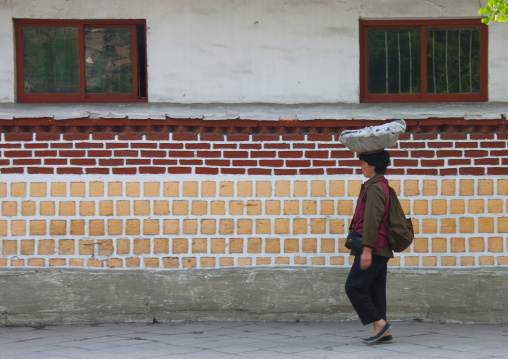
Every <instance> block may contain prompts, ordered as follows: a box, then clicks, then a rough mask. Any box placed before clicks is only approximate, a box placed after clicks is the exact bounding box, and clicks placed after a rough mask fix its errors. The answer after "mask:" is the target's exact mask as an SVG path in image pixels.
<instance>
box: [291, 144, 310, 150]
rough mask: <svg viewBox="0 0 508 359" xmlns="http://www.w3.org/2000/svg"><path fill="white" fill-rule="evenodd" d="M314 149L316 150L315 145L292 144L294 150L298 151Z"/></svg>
mask: <svg viewBox="0 0 508 359" xmlns="http://www.w3.org/2000/svg"><path fill="white" fill-rule="evenodd" d="M315 148H316V144H315V143H293V149H294V150H299V149H307V150H314V149H315Z"/></svg>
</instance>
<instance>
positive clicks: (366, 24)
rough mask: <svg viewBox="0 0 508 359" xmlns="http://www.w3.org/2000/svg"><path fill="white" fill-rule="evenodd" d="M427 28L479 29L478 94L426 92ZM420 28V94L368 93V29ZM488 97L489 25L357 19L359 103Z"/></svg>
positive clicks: (469, 21) (462, 21)
mask: <svg viewBox="0 0 508 359" xmlns="http://www.w3.org/2000/svg"><path fill="white" fill-rule="evenodd" d="M427 27H439V28H468V27H479V28H480V52H481V55H480V93H477V94H429V93H427V61H426V58H427V46H426V45H427V42H426V40H427V31H426V30H427ZM372 28H378V29H384V28H389V29H396V28H419V29H421V43H420V46H421V61H420V76H421V81H420V82H421V83H420V93H419V94H408V95H405V94H404V95H399V94H389V95H386V94H369V93H368V43H367V32H368V30H369V29H372ZM487 100H488V28H487V26H486V25H485V24H482V23H481V19H439V20H436V19H432V20H360V102H365V103H381V102H483V101H487Z"/></svg>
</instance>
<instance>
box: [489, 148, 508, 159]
mask: <svg viewBox="0 0 508 359" xmlns="http://www.w3.org/2000/svg"><path fill="white" fill-rule="evenodd" d="M490 156H491V157H507V156H508V150H491V151H490Z"/></svg>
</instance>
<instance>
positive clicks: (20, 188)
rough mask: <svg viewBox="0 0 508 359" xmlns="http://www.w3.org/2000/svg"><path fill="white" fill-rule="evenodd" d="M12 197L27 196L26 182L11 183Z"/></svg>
mask: <svg viewBox="0 0 508 359" xmlns="http://www.w3.org/2000/svg"><path fill="white" fill-rule="evenodd" d="M11 197H26V183H11Z"/></svg>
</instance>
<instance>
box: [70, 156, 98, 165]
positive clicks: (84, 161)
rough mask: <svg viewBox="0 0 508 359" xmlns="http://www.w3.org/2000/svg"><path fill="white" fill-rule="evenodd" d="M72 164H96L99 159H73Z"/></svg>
mask: <svg viewBox="0 0 508 359" xmlns="http://www.w3.org/2000/svg"><path fill="white" fill-rule="evenodd" d="M70 164H71V165H73V166H95V165H96V164H97V161H96V160H95V159H93V158H79V159H71V163H70Z"/></svg>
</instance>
